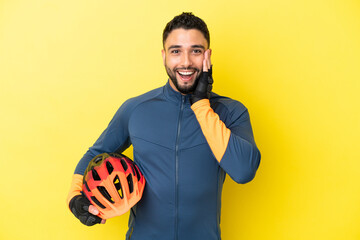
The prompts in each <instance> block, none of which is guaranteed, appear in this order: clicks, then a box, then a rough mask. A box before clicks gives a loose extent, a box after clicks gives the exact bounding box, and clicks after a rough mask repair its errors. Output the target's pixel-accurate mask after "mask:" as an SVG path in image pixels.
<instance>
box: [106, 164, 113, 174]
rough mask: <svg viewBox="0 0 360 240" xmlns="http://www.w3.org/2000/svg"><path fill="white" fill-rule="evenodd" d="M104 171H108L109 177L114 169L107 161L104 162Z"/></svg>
mask: <svg viewBox="0 0 360 240" xmlns="http://www.w3.org/2000/svg"><path fill="white" fill-rule="evenodd" d="M106 169H107V170H108V173H109V175H110V174H111V173H112V172H113V171H114V167H113V166H112V165H111V163H110V162H109V161H107V162H106Z"/></svg>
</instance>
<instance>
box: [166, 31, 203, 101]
mask: <svg viewBox="0 0 360 240" xmlns="http://www.w3.org/2000/svg"><path fill="white" fill-rule="evenodd" d="M207 49H208V43H207V41H206V39H205V37H204V35H203V34H202V33H201V32H200V31H199V30H197V29H188V30H187V29H183V28H179V29H175V30H173V31H171V32H170V34H169V35H168V37H167V39H166V40H165V43H164V49H163V50H162V51H161V52H162V56H163V61H164V65H165V68H166V72H167V74H168V75H169V78H170V80H171V81H170V85H171V87H172V88H173V89H174V90H176V91H179V92H181V93H182V94H188V93H191V92H193V91H194V89H195V87H196V84H197V80H198V78H199V76H200V74H201V72H202V69H203V61H204V52H205V50H207Z"/></svg>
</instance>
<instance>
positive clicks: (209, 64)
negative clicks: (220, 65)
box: [207, 49, 211, 69]
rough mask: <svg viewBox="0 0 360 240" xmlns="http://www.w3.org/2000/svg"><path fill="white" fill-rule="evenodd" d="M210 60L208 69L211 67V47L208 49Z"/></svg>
mask: <svg viewBox="0 0 360 240" xmlns="http://www.w3.org/2000/svg"><path fill="white" fill-rule="evenodd" d="M208 51H209V52H208V62H207V64H208V65H207V67H208V69H210V68H211V49H208Z"/></svg>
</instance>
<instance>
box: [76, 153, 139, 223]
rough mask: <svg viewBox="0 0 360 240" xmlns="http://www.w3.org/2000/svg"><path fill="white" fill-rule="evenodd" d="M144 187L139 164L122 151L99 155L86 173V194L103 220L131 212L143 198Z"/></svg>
mask: <svg viewBox="0 0 360 240" xmlns="http://www.w3.org/2000/svg"><path fill="white" fill-rule="evenodd" d="M144 187H145V178H144V176H143V175H142V174H141V172H140V170H139V168H138V166H136V164H135V163H134V162H133V161H131V160H130V159H129V158H128V157H126V156H125V155H122V154H116V153H103V154H99V155H97V156H95V157H94V158H93V159H92V160H91V161H90V163H89V165H88V167H87V169H86V171H85V173H84V179H83V193H84V194H85V196H86V197H87V198H88V199H89V201H90V202H91V204H93V205H94V206H95V207H97V209H99V212H100V213H99V214H98V216H99V217H101V218H103V219H108V218H112V217H115V216H119V215H122V214H124V213H126V212H127V211H129V210H130V208H132V207H133V206H134V205H135V204H136V203H137V202H138V201H139V200H140V199H141V196H142V194H143V191H144Z"/></svg>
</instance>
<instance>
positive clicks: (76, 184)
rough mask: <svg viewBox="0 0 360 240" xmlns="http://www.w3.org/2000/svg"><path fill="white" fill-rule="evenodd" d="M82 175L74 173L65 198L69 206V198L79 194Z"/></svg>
mask: <svg viewBox="0 0 360 240" xmlns="http://www.w3.org/2000/svg"><path fill="white" fill-rule="evenodd" d="M82 182H83V175H80V174H74V175H73V177H72V181H71V186H70V191H69V194H68V196H67V198H66V203H67V205H68V206H69V203H70V200H71V199H72V198H73V197H75V196H76V195H81V191H82Z"/></svg>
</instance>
